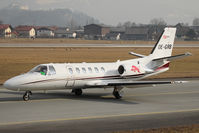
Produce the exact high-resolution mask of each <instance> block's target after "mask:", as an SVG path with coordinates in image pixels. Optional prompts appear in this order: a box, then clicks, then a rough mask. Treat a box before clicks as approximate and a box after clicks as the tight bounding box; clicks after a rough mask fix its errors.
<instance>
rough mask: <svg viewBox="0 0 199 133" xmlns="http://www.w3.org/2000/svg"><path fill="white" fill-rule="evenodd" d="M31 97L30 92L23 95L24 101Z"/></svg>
mask: <svg viewBox="0 0 199 133" xmlns="http://www.w3.org/2000/svg"><path fill="white" fill-rule="evenodd" d="M29 99H30V95H29V94H28V93H25V94H24V95H23V100H24V101H28V100H29Z"/></svg>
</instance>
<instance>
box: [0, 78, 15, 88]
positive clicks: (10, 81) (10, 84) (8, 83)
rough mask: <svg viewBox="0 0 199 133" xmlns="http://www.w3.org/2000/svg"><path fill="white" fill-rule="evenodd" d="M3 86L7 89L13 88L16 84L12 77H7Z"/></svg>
mask: <svg viewBox="0 0 199 133" xmlns="http://www.w3.org/2000/svg"><path fill="white" fill-rule="evenodd" d="M3 86H4V87H5V88H7V89H13V87H14V86H16V82H15V80H14V79H13V78H11V79H8V80H7V81H6V82H5V83H4V84H3Z"/></svg>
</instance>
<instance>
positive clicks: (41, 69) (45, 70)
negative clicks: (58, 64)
mask: <svg viewBox="0 0 199 133" xmlns="http://www.w3.org/2000/svg"><path fill="white" fill-rule="evenodd" d="M33 72H38V73H41V75H47V74H48V75H54V74H56V71H55V68H54V67H53V65H39V66H36V67H35V68H33V69H32V70H31V71H30V73H33Z"/></svg>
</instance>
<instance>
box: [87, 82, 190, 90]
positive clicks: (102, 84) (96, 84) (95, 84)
mask: <svg viewBox="0 0 199 133" xmlns="http://www.w3.org/2000/svg"><path fill="white" fill-rule="evenodd" d="M185 82H187V81H128V82H100V81H99V82H93V83H89V84H87V87H89V88H92V87H108V86H134V87H143V86H155V85H159V84H176V83H177V84H178V83H185Z"/></svg>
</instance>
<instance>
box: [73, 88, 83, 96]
mask: <svg viewBox="0 0 199 133" xmlns="http://www.w3.org/2000/svg"><path fill="white" fill-rule="evenodd" d="M74 92H75V95H76V96H81V95H82V89H75V90H74Z"/></svg>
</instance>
